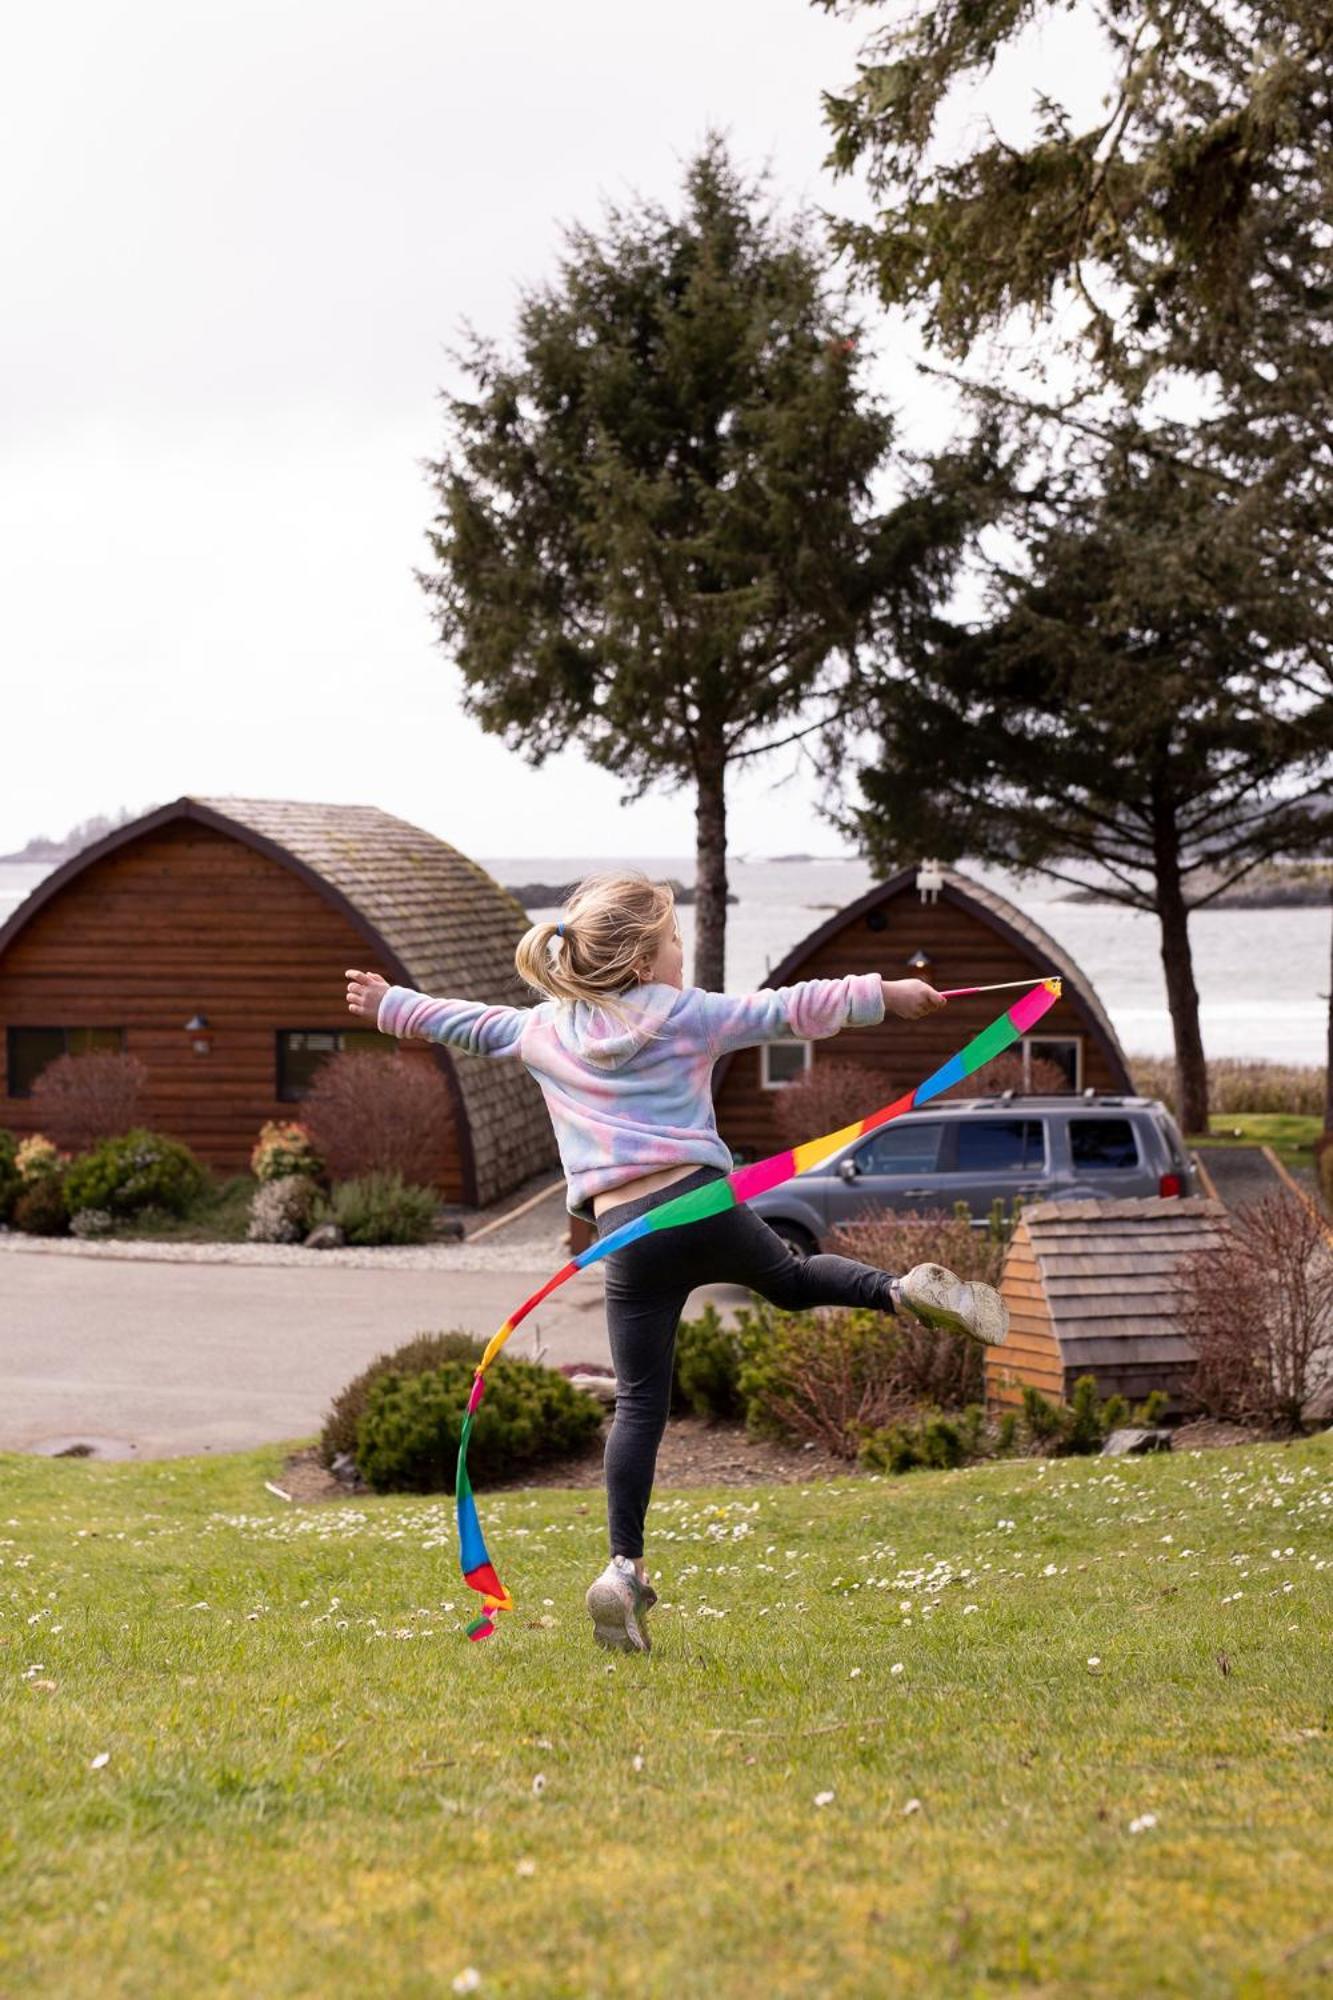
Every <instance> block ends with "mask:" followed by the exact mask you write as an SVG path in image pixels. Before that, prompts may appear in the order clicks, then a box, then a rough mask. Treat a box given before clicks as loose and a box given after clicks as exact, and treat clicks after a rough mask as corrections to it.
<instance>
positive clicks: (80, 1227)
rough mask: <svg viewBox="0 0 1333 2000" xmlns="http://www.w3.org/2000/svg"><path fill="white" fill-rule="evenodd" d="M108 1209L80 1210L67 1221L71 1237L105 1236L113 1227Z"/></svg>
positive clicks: (112, 1217)
mask: <svg viewBox="0 0 1333 2000" xmlns="http://www.w3.org/2000/svg"><path fill="white" fill-rule="evenodd" d="M115 1220H116V1218H115V1216H114V1215H112V1213H111V1210H110V1209H109V1208H81V1209H79V1210H78V1211H77V1212H76V1213H75V1214H74V1215H71V1217H70V1219H69V1233H70V1235H71V1236H105V1235H106V1234H107V1232H108V1231H109V1230H110V1229H112V1228H113V1227H114V1225H115Z"/></svg>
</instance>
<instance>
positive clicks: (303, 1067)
mask: <svg viewBox="0 0 1333 2000" xmlns="http://www.w3.org/2000/svg"><path fill="white" fill-rule="evenodd" d="M396 1047H397V1042H396V1040H395V1038H394V1036H392V1035H381V1034H380V1033H379V1032H378V1031H377V1030H376V1029H374V1028H279V1029H278V1057H277V1097H278V1102H279V1103H280V1104H299V1103H300V1101H301V1099H302V1098H303V1097H305V1096H306V1095H307V1094H308V1092H309V1090H310V1086H311V1084H312V1083H313V1082H314V1078H315V1072H316V1070H317V1069H318V1068H319V1066H320V1064H321V1063H323V1062H327V1061H328V1059H329V1057H330V1056H336V1055H341V1053H342V1051H343V1050H344V1049H371V1050H373V1051H374V1052H375V1053H376V1054H384V1055H387V1054H389V1053H390V1052H391V1051H392V1050H393V1049H394V1048H396Z"/></svg>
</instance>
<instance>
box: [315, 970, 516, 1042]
mask: <svg viewBox="0 0 1333 2000" xmlns="http://www.w3.org/2000/svg"><path fill="white" fill-rule="evenodd" d="M347 1007H348V1011H349V1012H350V1013H352V1014H356V1015H358V1016H359V1017H360V1018H361V1019H362V1020H365V1021H373V1022H374V1023H375V1025H376V1026H377V1027H378V1029H379V1031H380V1033H381V1034H383V1035H399V1036H407V1035H418V1036H420V1037H421V1038H422V1039H423V1040H424V1041H428V1042H445V1043H447V1044H448V1046H449V1047H450V1048H454V1049H462V1050H463V1051H464V1052H465V1053H466V1054H467V1055H472V1056H516V1055H517V1054H518V1052H519V1045H520V1043H521V1042H522V1039H523V1030H524V1028H525V1027H526V1026H527V1024H528V1021H529V1018H530V1017H531V1013H532V1009H531V1008H530V1007H493V1006H490V1005H489V1004H488V1003H487V1002H486V1001H484V1000H432V999H431V997H430V995H429V994H427V993H418V992H417V991H416V990H415V989H414V988H413V987H411V986H390V985H389V983H388V981H387V980H385V979H383V978H382V977H381V976H380V974H379V973H378V972H357V971H354V970H350V969H349V971H348V973H347Z"/></svg>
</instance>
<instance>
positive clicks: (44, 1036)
mask: <svg viewBox="0 0 1333 2000" xmlns="http://www.w3.org/2000/svg"><path fill="white" fill-rule="evenodd" d="M124 1046H125V1030H124V1029H123V1028H9V1029H7V1030H6V1031H5V1090H6V1092H7V1094H8V1095H9V1096H10V1097H31V1096H32V1087H33V1085H34V1083H36V1081H37V1079H38V1077H39V1076H40V1075H41V1073H42V1071H43V1070H44V1069H45V1068H46V1066H47V1064H48V1063H52V1062H54V1061H55V1059H56V1057H57V1056H81V1055H86V1054H87V1053H88V1052H89V1051H90V1050H91V1049H114V1050H116V1051H117V1052H119V1051H120V1050H121V1049H123V1048H124Z"/></svg>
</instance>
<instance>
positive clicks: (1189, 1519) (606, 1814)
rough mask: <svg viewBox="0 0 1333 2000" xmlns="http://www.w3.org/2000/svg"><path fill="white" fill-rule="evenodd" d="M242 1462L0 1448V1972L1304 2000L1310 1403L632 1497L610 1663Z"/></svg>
mask: <svg viewBox="0 0 1333 2000" xmlns="http://www.w3.org/2000/svg"><path fill="white" fill-rule="evenodd" d="M282 1457H283V1452H282V1450H281V1449H279V1448H273V1449H271V1450H267V1451H260V1452H254V1453H248V1454H244V1455H240V1456H236V1457H231V1458H226V1459H221V1460H217V1461H213V1460H206V1459H190V1460H180V1459H177V1460H169V1461H165V1462H159V1463H155V1464H147V1465H141V1466H128V1465H119V1464H99V1463H96V1462H88V1461H82V1462H80V1461H51V1460H41V1459H29V1458H24V1457H18V1456H3V1457H0V1564H2V1565H3V1566H2V1567H0V1690H2V1691H3V1692H2V1694H0V1754H2V1756H3V1764H2V1765H0V1769H2V1770H3V1774H4V1775H3V1799H4V1810H3V1813H0V1994H4V1995H5V1996H7V2000H8V1996H10V1995H14V1996H17V1995H20V1994H21V1995H23V1996H25V2000H26V1996H29V1995H41V1994H60V1995H66V1994H75V1993H85V1994H86V1993H92V1994H96V1995H97V1996H99V2000H100V1996H103V1995H125V1996H130V1995H133V1996H135V1997H136V2000H139V1996H146V1995H151V1996H153V2000H160V1996H164V1995H195V1994H198V1993H200V1992H207V1993H209V1994H210V1995H211V1994H215V1993H216V1994H225V1995H236V1996H242V1995H244V1996H247V2000H248V1997H249V1996H260V2000H272V1996H279V1995H289V1994H312V1995H316V1994H317V1995H321V1996H328V1995H335V1996H340V1995H343V1994H348V1995H351V1994H355V1995H357V1996H366V1995H370V1996H376V2000H378V1996H381V1995H389V1996H412V1997H413V2000H416V1997H417V1996H419V1997H420V2000H427V1996H431V2000H433V1996H436V1995H440V1994H445V1995H447V1994H449V1993H451V1992H452V1991H453V1989H454V1982H455V1980H456V1979H459V1977H460V1975H465V1974H466V1972H467V1969H468V1968H476V1969H477V1970H478V1971H479V1973H480V1984H479V1985H477V1986H476V1987H475V1989H474V1990H476V1991H477V1992H479V1993H481V1994H483V1995H491V1994H521V1995H533V1996H544V1997H545V1996H562V1995H619V1994H625V1995H636V1996H638V1995H644V1996H667V1995H673V1996H674V1995H710V1996H711V1995H718V1996H733V1995H737V1994H747V1993H752V1994H753V1995H754V1996H755V2000H760V1996H768V1995H806V1994H819V1995H840V1996H849V2000H851V1996H856V2000H861V1996H865V1995H881V1994H883V1995H895V1996H896V1995H921V1996H931V2000H935V1996H941V1995H954V1994H957V1995H960V1996H961V1995H969V1996H971V1995H986V1994H992V1993H993V1994H1010V1993H1013V1992H1015V1991H1019V1992H1023V1993H1026V1994H1040V1995H1057V1994H1059V1995H1063V1994H1070V1995H1075V1994H1077V1995H1096V1996H1098V2000H1100V1996H1105V1995H1127V1996H1129V1995H1133V1996H1139V1995H1144V1994H1152V1993H1171V1994H1198V1995H1208V1996H1213V1995H1256V1996H1259V1995H1262V1996H1268V1995H1286V1994H1311V1995H1314V1994H1316V1993H1324V1994H1326V1993H1328V1992H1329V1990H1330V1982H1333V1930H1330V1925H1333V1914H1331V1913H1330V1912H1331V1906H1330V1895H1329V1884H1330V1882H1333V1812H1330V1797H1331V1793H1330V1782H1331V1781H1333V1648H1330V1645H1329V1633H1330V1630H1331V1629H1333V1437H1327V1436H1326V1437H1323V1438H1320V1439H1316V1440H1313V1441H1309V1442H1303V1443H1298V1444H1294V1445H1291V1446H1288V1447H1283V1446H1254V1447H1250V1448H1247V1449H1245V1450H1242V1451H1229V1452H1215V1453H1208V1454H1197V1453H1196V1454H1188V1455H1187V1454H1182V1455H1181V1456H1180V1457H1178V1458H1177V1457H1172V1458H1163V1459H1147V1460H1131V1461H1123V1460H1122V1461H1114V1462H1112V1461H1098V1460H1062V1461H1046V1462H1042V1461H1030V1460H1027V1461H1010V1462H1007V1463H1001V1464H996V1465H991V1466H984V1467H980V1468H975V1469H972V1470H968V1471H963V1472H955V1473H939V1474H915V1475H911V1476H909V1477H907V1478H903V1479H897V1480H894V1479H889V1478H885V1479H870V1478H864V1477H863V1478H848V1479H845V1480H843V1481H840V1482H837V1483H833V1484H823V1485H812V1486H810V1487H804V1488H803V1487H787V1488H768V1487H765V1488H752V1489H733V1490H732V1491H730V1492H729V1493H727V1494H725V1495H723V1496H720V1497H718V1496H707V1495H700V1494H695V1493H688V1494H680V1493H674V1494H667V1495H664V1496H662V1497H661V1498H660V1499H659V1500H658V1501H657V1502H656V1503H655V1505H654V1508H653V1515H652V1520H653V1522H654V1524H655V1534H654V1540H653V1548H652V1554H653V1556H654V1558H655V1561H656V1563H658V1564H660V1567H661V1573H662V1574H661V1580H660V1582H659V1584H658V1588H659V1590H660V1591H661V1593H662V1595H663V1597H664V1599H665V1600H667V1602H666V1603H664V1604H663V1605H662V1606H661V1607H659V1609H658V1610H657V1611H656V1612H655V1613H654V1614H653V1621H654V1631H655V1633H656V1649H655V1651H654V1653H653V1656H652V1657H651V1659H647V1660H645V1659H637V1658H635V1659H624V1658H616V1659H611V1658H609V1657H608V1656H606V1655H604V1654H602V1653H599V1652H598V1651H597V1650H596V1649H595V1648H594V1647H593V1646H592V1644H591V1641H590V1638H589V1634H588V1631H587V1629H586V1627H585V1621H584V1616H583V1612H582V1605H581V1594H582V1590H583V1588H584V1585H585V1584H586V1582H587V1580H588V1578H589V1577H590V1575H591V1574H593V1573H594V1572H595V1570H596V1569H597V1568H599V1567H600V1565H601V1561H602V1559H603V1542H602V1532H603V1531H602V1517H601V1509H600V1502H599V1497H598V1496H597V1495H596V1494H593V1495H587V1494H582V1495H580V1494H578V1493H563V1492H551V1491H543V1490H540V1489H522V1490H512V1489H511V1490H510V1491H508V1492H506V1493H504V1494H502V1495H496V1496H493V1497H488V1496H486V1495H483V1496H482V1501H481V1504H482V1511H483V1519H484V1520H485V1522H486V1525H487V1528H488V1530H489V1532H490V1535H491V1539H492V1549H493V1553H494V1554H495V1556H496V1559H497V1562H498V1564H499V1567H500V1570H501V1574H502V1575H504V1576H505V1577H506V1578H507V1580H508V1581H509V1582H510V1584H511V1586H512V1588H513V1589H514V1591H515V1593H516V1595H517V1599H518V1609H517V1611H516V1612H515V1613H514V1615H512V1616H511V1617H509V1618H507V1619H502V1621H501V1625H500V1630H499V1632H498V1634H497V1636H496V1637H495V1638H494V1639H493V1640H491V1641H490V1642H489V1643H487V1644H485V1645H481V1646H472V1645H468V1644H467V1643H466V1642H465V1641H464V1639H463V1637H462V1623H463V1619H464V1615H465V1612H467V1611H470V1608H471V1607H470V1604H469V1605H465V1604H464V1601H463V1600H464V1599H465V1598H466V1597H467V1596H468V1593H467V1592H466V1591H464V1590H463V1589H462V1588H461V1587H460V1585H459V1583H458V1581H457V1576H456V1570H455V1566H454V1565H455V1556H454V1547H453V1536H452V1506H451V1503H449V1502H448V1501H445V1500H439V1501H433V1500H428V1499H416V1500H406V1499H402V1500H400V1499H381V1498H370V1499H364V1500H357V1501H355V1502H354V1503H353V1502H349V1503H348V1504H346V1505H341V1504H332V1505H324V1506H320V1507H309V1508H302V1507H296V1506H289V1505H287V1504H285V1503H284V1502H283V1501H281V1500H279V1499H276V1498H275V1497H273V1496H272V1495H270V1494H268V1493H267V1492H265V1490H264V1486H263V1480H264V1479H265V1478H266V1477H269V1478H273V1477H277V1476H278V1468H279V1466H280V1464H281V1462H282ZM99 1759H105V1761H104V1762H102V1763H101V1764H100V1765H99V1766H98V1767H97V1768H94V1766H95V1763H96V1762H97V1760H99ZM639 1759H641V1760H642V1762H641V1764H640V1763H638V1762H637V1761H636V1760H639ZM539 1781H541V1782H539ZM825 1795H830V1796H827V1798H826V1802H825V1803H822V1804H821V1803H820V1802H819V1801H820V1799H821V1797H824V1796H825ZM916 1802H919V1803H916ZM1150 1815H1152V1816H1155V1823H1153V1822H1150V1823H1147V1824H1144V1822H1145V1821H1147V1820H1148V1816H1150ZM1136 1824H1137V1825H1138V1828H1139V1830H1138V1831H1135V1830H1134V1828H1135V1826H1136ZM469 1985H470V1982H469V1981H468V1980H467V1979H466V1978H464V1981H463V1985H462V1987H460V1989H459V1990H468V1989H469Z"/></svg>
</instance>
